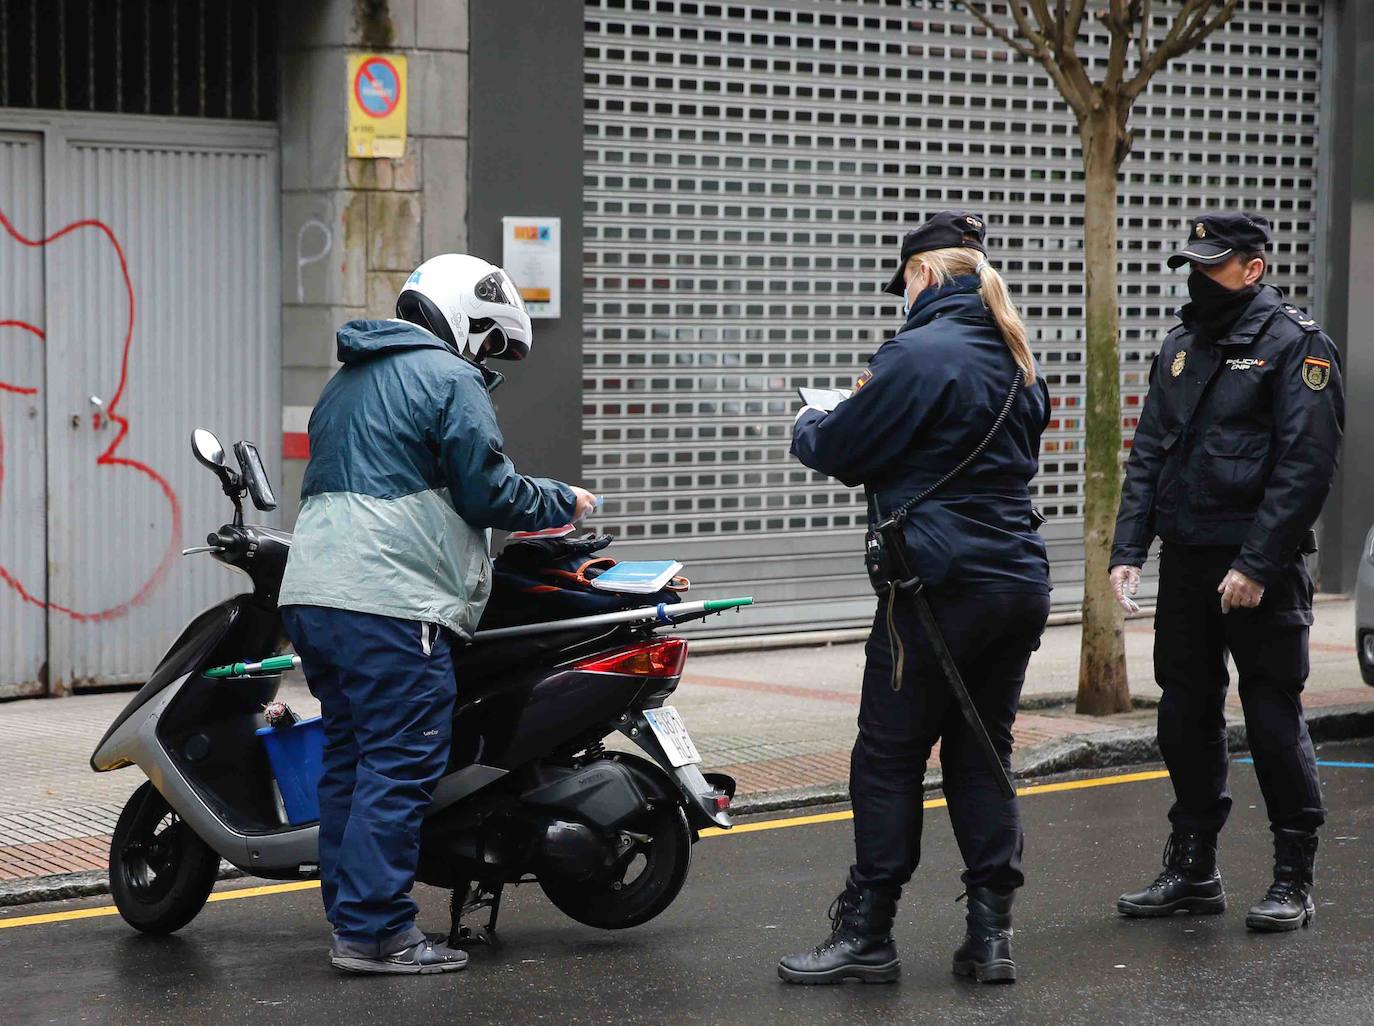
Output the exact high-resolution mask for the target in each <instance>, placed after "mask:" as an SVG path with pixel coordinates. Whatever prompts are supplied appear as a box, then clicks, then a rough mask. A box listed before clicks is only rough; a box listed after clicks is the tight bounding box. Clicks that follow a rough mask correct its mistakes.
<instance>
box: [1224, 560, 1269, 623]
mask: <svg viewBox="0 0 1374 1026" xmlns="http://www.w3.org/2000/svg"><path fill="white" fill-rule="evenodd" d="M1217 594H1219V595H1220V596H1221V611H1222V612H1223V613H1229V612H1230V611H1231V610H1233V609H1254V608H1255V607H1256V606H1257V605H1259V604H1260V599H1262V598H1264V585H1262V584H1260V582H1259V581H1256V580H1253V579H1251V578H1249V577H1246V576H1245V575H1244V574H1243V573H1241V572H1240V571H1239V570H1228V571H1226V576H1225V577H1223V578H1222V579H1221V583H1220V584H1218V585H1217Z"/></svg>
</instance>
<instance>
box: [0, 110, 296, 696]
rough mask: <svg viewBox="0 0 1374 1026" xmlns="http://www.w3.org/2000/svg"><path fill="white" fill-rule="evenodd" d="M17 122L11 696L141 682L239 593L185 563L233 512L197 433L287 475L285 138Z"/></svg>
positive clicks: (1, 199) (0, 349) (6, 678)
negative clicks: (179, 639)
mask: <svg viewBox="0 0 1374 1026" xmlns="http://www.w3.org/2000/svg"><path fill="white" fill-rule="evenodd" d="M0 127H3V128H5V129H10V128H14V129H17V130H19V132H22V134H19V133H13V134H12V133H10V132H8V131H6V132H4V133H0V214H4V215H5V218H6V223H0V303H3V304H4V306H3V307H0V432H3V449H2V450H0V460H3V464H0V473H2V474H3V477H0V569H2V571H3V572H0V630H3V631H4V636H3V641H0V696H2V695H14V694H30V693H41V692H42V691H43V690H44V689H45V686H46V690H48V691H51V692H53V693H59V694H60V693H63V692H65V691H67V690H69V689H71V688H80V687H85V686H92V685H101V684H112V683H122V682H126V681H136V680H141V679H143V678H144V677H145V676H146V674H147V672H148V671H149V669H150V668H151V667H152V666H153V665H154V664H155V663H156V661H157V659H158V658H159V656H160V655H161V653H162V651H163V650H164V649H165V648H166V646H167V645H168V644H169V643H170V641H171V640H172V638H173V636H174V634H175V632H176V631H177V630H179V629H180V627H181V626H182V625H183V624H184V623H185V622H186V621H187V620H188V619H189V618H190V617H191V616H192V615H193V614H194V612H196V611H198V610H199V609H200V608H201V607H203V606H205V605H208V604H209V603H210V602H211V601H213V600H214V599H215V598H217V597H218V596H220V595H223V594H228V593H231V592H232V591H233V590H236V589H235V588H234V587H233V585H234V583H235V582H233V581H232V580H231V579H229V577H228V575H226V574H224V573H222V572H219V571H217V569H216V568H212V567H210V566H209V565H208V564H205V563H203V562H197V563H195V564H194V565H192V564H190V561H185V562H183V561H181V560H180V558H179V550H180V549H181V548H182V547H183V546H184V545H186V544H192V543H194V542H195V541H198V540H199V539H200V538H201V537H203V535H204V533H205V532H206V531H207V530H209V529H213V528H214V527H217V526H218V525H219V524H220V523H221V522H223V521H224V520H225V519H227V511H228V503H227V501H226V500H225V499H224V497H223V496H222V495H221V494H220V491H219V488H218V486H217V484H216V483H215V481H214V480H213V479H212V478H211V477H210V475H209V474H207V473H206V472H205V471H204V470H203V469H201V468H199V467H198V466H197V465H196V464H195V463H194V462H193V460H192V458H191V453H190V442H189V439H190V432H191V429H192V428H193V427H195V426H197V425H204V426H206V427H209V428H212V429H213V430H215V431H216V432H218V433H220V434H221V436H222V438H223V439H224V441H225V442H226V444H227V443H228V442H230V441H233V440H236V439H238V438H245V437H247V438H256V439H258V440H260V441H262V442H264V443H268V444H265V445H264V446H263V450H264V456H265V457H266V458H267V459H268V460H269V465H270V466H271V467H272V468H273V469H276V468H277V466H278V463H277V452H276V449H277V447H276V446H275V445H272V444H270V443H271V442H272V440H273V439H274V438H275V436H276V432H277V431H279V430H280V425H279V418H280V409H281V400H280V367H281V358H280V331H279V304H280V290H281V286H280V281H279V275H278V249H279V239H278V235H279V232H278V203H279V194H278V185H277V170H276V159H277V158H276V153H277V132H276V128H275V126H272V125H258V124H242V123H229V122H222V121H219V122H210V121H203V120H197V121H181V120H176V119H158V120H153V119H148V118H137V117H117V116H100V115H86V116H82V115H73V114H51V115H45V114H42V113H39V112H32V113H30V112H27V111H4V112H0ZM187 539H191V541H190V542H188V541H187Z"/></svg>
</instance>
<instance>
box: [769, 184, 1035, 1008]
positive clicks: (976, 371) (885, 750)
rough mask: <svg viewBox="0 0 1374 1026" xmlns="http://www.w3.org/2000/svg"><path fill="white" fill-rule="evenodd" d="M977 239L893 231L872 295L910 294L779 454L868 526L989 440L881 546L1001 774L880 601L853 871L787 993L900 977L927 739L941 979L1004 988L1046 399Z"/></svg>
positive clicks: (942, 682) (951, 224)
mask: <svg viewBox="0 0 1374 1026" xmlns="http://www.w3.org/2000/svg"><path fill="white" fill-rule="evenodd" d="M984 237H985V230H984V226H983V221H982V219H981V218H980V217H977V216H976V215H973V214H969V213H965V212H963V211H945V212H943V213H941V214H937V215H936V216H935V217H933V218H931V219H930V220H929V221H928V222H927V223H926V224H924V225H922V226H921V227H920V228H917V229H916V230H915V231H912V232H909V233H908V234H907V235H906V237H905V239H904V240H903V243H902V250H901V260H900V263H899V264H898V267H897V271H896V274H895V275H894V276H893V278H892V281H891V282H890V283H889V285H888V289H887V290H888V291H889V292H892V293H893V294H895V295H900V296H904V298H905V299H906V304H905V305H904V313H905V323H903V325H902V326H901V329H900V330H899V331H898V332H897V334H896V335H895V336H894V337H893V338H892V339H890V340H888V341H887V342H885V343H883V345H882V346H880V347H879V349H878V351H877V352H876V353H874V355H873V357H872V359H871V360H870V361H869V365H868V368H867V370H865V371H864V373H863V374H862V375H861V376H860V377H859V379H858V381H857V382H856V383H855V389H854V392H853V394H852V395H851V397H850V398H848V399H846V400H845V401H844V402H842V403H840V404H839V406H838V407H836V408H835V409H834V411H833V412H830V413H825V412H822V411H820V410H815V409H810V408H806V409H803V411H802V412H801V414H800V415H799V416H798V418H797V422H796V426H795V428H794V433H793V439H792V452H793V454H794V455H795V456H796V457H797V458H798V459H800V460H801V462H802V463H804V464H805V465H806V466H808V467H810V468H812V469H813V470H818V471H820V472H821V473H823V474H827V475H829V476H831V477H835V478H838V479H839V480H840V481H842V482H843V483H845V484H846V485H851V486H853V485H859V484H862V485H863V486H864V489H865V492H866V494H867V499H868V503H869V512H870V526H876V525H877V524H879V523H881V522H884V521H885V520H886V519H887V518H891V517H892V516H893V513H894V511H897V510H899V509H900V508H902V507H903V506H905V505H907V504H909V503H910V502H911V500H913V499H914V498H917V497H919V496H921V495H923V494H924V493H926V492H927V491H928V490H929V489H930V487H931V486H932V485H933V484H935V483H936V482H937V481H939V480H940V479H941V478H942V477H944V476H945V475H946V474H947V473H948V472H949V471H951V470H952V469H953V468H954V467H956V466H958V465H959V464H960V463H961V462H963V461H964V460H965V458H966V457H968V456H969V455H970V454H971V453H973V452H974V451H975V450H976V448H977V447H978V445H979V443H980V442H981V441H983V440H985V439H986V440H987V444H986V447H985V449H983V450H982V451H981V452H979V453H978V455H977V456H976V458H974V459H972V460H969V461H967V465H966V466H965V467H964V469H963V470H962V471H961V472H960V473H959V474H958V475H957V476H955V477H954V478H953V479H951V480H949V481H948V483H947V484H945V485H944V487H942V488H941V489H940V490H938V491H936V492H934V493H933V494H931V495H930V496H929V498H927V499H925V500H924V501H922V502H921V503H920V504H919V505H917V506H916V507H915V508H914V509H912V510H911V512H910V515H909V516H908V517H907V518H906V520H905V522H904V523H903V524H902V530H901V532H900V535H901V537H900V540H899V541H898V542H897V544H904V545H905V550H906V551H905V556H906V557H907V559H908V561H909V563H910V565H911V568H912V569H913V571H914V572H915V573H916V574H919V576H920V578H921V580H922V581H923V582H924V587H925V589H926V592H925V594H926V596H927V597H928V601H929V603H930V606H931V607H933V609H934V613H935V618H936V620H937V621H938V625H939V628H940V632H941V633H942V634H943V636H944V638H945V639H946V640H947V643H948V648H949V652H950V654H951V655H952V657H953V660H952V661H953V662H954V663H955V664H956V666H957V673H958V675H961V676H962V678H963V680H964V681H965V682H967V690H968V693H969V694H971V696H972V704H973V705H974V706H975V707H976V710H977V712H978V714H980V717H981V720H982V722H983V723H984V724H985V725H986V728H987V734H988V735H990V736H991V742H992V743H991V745H990V746H989V750H990V751H991V753H992V755H993V758H994V759H995V760H997V762H1000V766H998V765H996V764H995V763H993V764H990V763H989V762H988V761H986V760H985V755H986V754H988V752H987V751H985V750H984V749H983V748H982V747H981V746H980V743H979V741H980V734H981V730H976V729H974V727H973V726H972V725H971V723H970V721H969V720H968V719H966V718H965V717H964V716H963V715H961V709H960V707H959V706H958V705H957V704H956V700H955V694H954V691H953V690H952V688H951V687H950V686H949V682H948V681H947V680H946V677H945V675H944V674H943V673H942V670H941V666H940V664H939V662H938V660H937V656H936V653H935V652H934V651H933V650H932V646H931V637H930V634H929V632H927V631H925V630H923V629H922V628H921V625H920V624H918V622H917V615H918V614H917V612H916V609H915V606H914V600H913V599H912V598H911V596H909V595H908V596H907V597H905V598H902V597H900V596H895V595H893V593H891V592H890V593H889V600H884V601H883V602H882V603H880V608H879V612H878V616H877V618H876V619H875V621H874V625H873V631H872V633H871V634H870V636H869V639H868V644H867V648H866V651H865V658H866V662H865V667H864V678H863V696H862V700H861V704H860V709H859V737H858V740H857V742H856V743H855V745H854V754H853V758H852V762H851V764H850V785H849V786H850V794H851V796H852V799H853V805H854V840H855V849H856V855H855V860H854V865H853V866H852V868H851V869H850V872H849V879H848V881H847V882H846V884H845V888H844V890H843V892H842V893H841V894H840V896H839V897H838V898H837V899H835V902H834V904H833V905H832V906H831V911H830V916H831V932H830V935H829V937H828V938H827V939H826V940H825V941H824V942H823V943H822V944H821V945H820V946H819V947H817V948H815V949H814V950H812V951H809V952H805V953H803V954H799V955H794V956H790V957H788V958H785V959H783V960H782V963H781V964H780V966H779V970H778V971H779V974H780V975H781V976H782V978H783V979H784V980H787V981H789V982H793V983H838V982H841V981H842V980H844V979H864V980H870V981H885V980H893V979H896V978H897V975H898V973H899V971H900V962H899V960H898V957H897V950H896V947H895V945H894V943H893V940H892V936H891V930H892V921H893V916H894V914H895V912H896V908H897V899H898V897H899V896H900V894H901V889H902V887H903V885H904V884H906V882H907V881H908V880H909V879H910V878H911V874H912V871H913V870H914V869H915V868H916V865H917V863H918V861H919V860H920V842H921V815H922V809H921V802H922V782H923V780H924V777H925V771H926V762H927V760H928V759H929V757H930V752H931V748H932V746H933V745H934V744H935V742H936V741H937V740H938V741H939V742H940V765H941V767H942V769H943V771H944V791H945V796H946V798H947V800H948V804H949V814H950V819H951V821H952V822H953V826H954V833H955V837H956V838H957V839H958V842H959V850H960V851H961V853H962V854H963V857H964V863H965V865H966V866H967V870H966V871H965V873H964V875H963V880H964V884H965V885H966V887H967V890H968V901H969V906H968V934H967V936H966V938H965V940H964V943H963V945H962V946H961V947H960V948H959V950H958V951H957V952H956V953H955V956H954V970H955V972H956V973H960V974H961V975H967V976H976V978H977V979H979V980H986V981H997V982H1011V981H1012V980H1014V979H1015V975H1016V967H1015V965H1014V964H1013V962H1012V960H1011V951H1010V937H1011V904H1012V895H1013V893H1014V892H1015V890H1016V888H1018V887H1020V886H1021V884H1022V882H1023V877H1022V873H1021V848H1022V838H1021V821H1020V814H1019V810H1018V808H1017V803H1016V798H1015V792H1014V791H1012V790H1011V788H1010V786H1009V785H1008V784H1007V783H1006V779H1007V778H1006V773H1007V770H1008V768H1009V767H1010V763H1011V745H1012V737H1011V727H1012V722H1013V721H1014V720H1015V718H1016V709H1017V703H1018V700H1019V698H1020V693H1021V685H1022V682H1023V681H1024V679H1025V671H1026V664H1027V663H1028V662H1029V660H1030V656H1031V653H1032V652H1033V651H1034V650H1035V649H1036V648H1038V647H1039V644H1040V635H1041V633H1042V632H1043V630H1044V627H1045V621H1046V618H1047V616H1048V614H1049V606H1050V600H1049V591H1050V584H1049V565H1048V562H1047V560H1046V556H1045V545H1044V542H1043V541H1042V539H1041V537H1040V535H1039V533H1038V531H1037V527H1038V520H1037V519H1036V514H1035V512H1034V510H1033V508H1032V506H1031V500H1030V493H1029V489H1028V482H1029V481H1030V479H1031V478H1032V477H1033V476H1034V475H1035V473H1036V470H1037V467H1038V458H1039V453H1040V435H1041V432H1042V431H1043V430H1044V428H1045V425H1046V423H1047V420H1048V411H1049V393H1048V390H1047V389H1046V387H1045V384H1044V382H1043V380H1042V379H1041V378H1040V377H1039V375H1038V374H1037V372H1036V367H1035V362H1034V359H1033V358H1032V356H1031V353H1030V350H1029V348H1028V346H1027V345H1026V329H1025V326H1024V325H1023V323H1022V321H1021V318H1020V316H1019V314H1018V313H1017V311H1016V308H1015V306H1014V305H1013V304H1012V302H1011V299H1010V297H1009V296H1008V294H1007V289H1006V284H1005V282H1003V280H1002V278H1001V276H1000V275H999V274H998V273H997V272H996V271H995V270H994V269H993V268H992V267H991V266H990V265H989V264H988V261H987V255H986V250H985V248H984ZM1014 383H1016V389H1015V391H1014V393H1013V389H1012V386H1013V384H1014ZM1009 395H1011V399H1010V401H1008V396H1009ZM1004 407H1006V410H1007V413H1006V416H1005V418H1004V419H1003V421H1002V422H1001V423H1000V424H998V427H997V429H996V430H995V431H992V432H991V433H990V432H989V428H990V426H991V425H993V424H995V423H997V415H998V413H999V411H1001V410H1002V409H1003V408H1004Z"/></svg>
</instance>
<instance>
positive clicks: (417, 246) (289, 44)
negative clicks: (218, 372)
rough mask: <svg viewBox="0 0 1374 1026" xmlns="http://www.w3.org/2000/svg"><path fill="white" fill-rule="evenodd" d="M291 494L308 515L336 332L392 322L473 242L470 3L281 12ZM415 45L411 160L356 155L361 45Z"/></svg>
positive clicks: (328, 3) (290, 511) (287, 500)
mask: <svg viewBox="0 0 1374 1026" xmlns="http://www.w3.org/2000/svg"><path fill="white" fill-rule="evenodd" d="M280 12H281V13H280V18H281V25H280V35H281V48H282V55H281V65H282V71H281V91H282V95H281V188H282V261H281V263H282V347H283V359H282V363H283V366H282V403H283V412H282V428H283V454H284V456H285V457H286V459H285V460H284V463H283V467H284V470H283V481H282V488H281V493H282V500H283V507H284V515H285V522H286V523H287V524H288V525H289V524H290V523H291V522H292V521H293V520H294V517H295V513H296V509H297V503H298V499H299V495H300V483H301V476H302V474H303V472H304V469H305V456H306V455H307V454H308V453H307V450H306V448H305V436H304V432H305V429H306V422H307V420H308V417H309V411H310V408H311V407H312V406H313V404H314V402H315V399H316V397H317V396H318V395H319V393H320V389H321V388H323V387H324V384H325V382H326V381H328V380H329V376H330V375H331V374H332V373H333V372H334V370H335V369H336V368H337V366H338V364H337V363H336V362H335V360H334V332H335V330H336V329H337V328H338V326H339V325H340V324H342V323H343V322H344V321H347V320H350V319H353V318H358V317H389V316H391V314H392V311H393V309H394V304H395V300H396V293H397V292H398V291H399V289H400V287H401V284H402V283H403V282H404V281H405V278H406V275H407V274H409V272H410V271H411V270H412V269H414V267H415V266H416V265H417V264H419V263H420V262H421V261H422V260H424V259H425V258H426V257H429V256H432V255H434V254H436V253H443V252H448V251H452V250H462V249H464V248H466V246H467V226H466V217H467V164H468V4H467V0H303V2H297V3H292V4H283V5H281V8H280ZM357 50H376V51H386V52H392V53H399V54H403V55H404V56H405V57H406V58H407V63H408V81H409V89H410V93H409V98H408V101H407V106H408V125H407V141H406V152H405V156H404V157H402V158H401V159H398V160H387V159H373V160H362V159H357V158H351V157H346V156H345V153H344V142H345V136H346V132H347V126H346V110H347V107H346V98H347V92H346V90H347V81H346V79H347V62H348V54H349V52H350V51H357Z"/></svg>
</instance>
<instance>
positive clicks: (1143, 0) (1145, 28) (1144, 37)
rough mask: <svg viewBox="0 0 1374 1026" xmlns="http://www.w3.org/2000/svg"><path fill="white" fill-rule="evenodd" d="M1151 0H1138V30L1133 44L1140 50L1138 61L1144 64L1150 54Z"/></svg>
mask: <svg viewBox="0 0 1374 1026" xmlns="http://www.w3.org/2000/svg"><path fill="white" fill-rule="evenodd" d="M1150 8H1151V0H1140V21H1139V24H1140V31H1139V32H1137V33H1136V37H1135V45H1136V49H1137V50H1139V51H1140V63H1141V64H1144V63H1145V59H1146V58H1147V57H1148V56H1149V55H1150V24H1151V22H1150V18H1151V15H1152V13H1153V12H1152V11H1151V9H1150Z"/></svg>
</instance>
